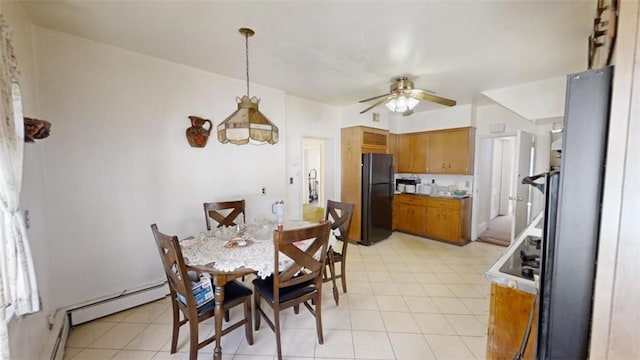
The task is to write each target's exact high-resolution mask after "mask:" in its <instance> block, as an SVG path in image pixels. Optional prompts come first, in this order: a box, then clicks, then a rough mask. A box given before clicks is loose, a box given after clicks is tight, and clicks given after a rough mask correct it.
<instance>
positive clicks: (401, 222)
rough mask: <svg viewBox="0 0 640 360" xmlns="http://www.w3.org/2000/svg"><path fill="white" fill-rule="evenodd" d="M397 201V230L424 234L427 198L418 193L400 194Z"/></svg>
mask: <svg viewBox="0 0 640 360" xmlns="http://www.w3.org/2000/svg"><path fill="white" fill-rule="evenodd" d="M396 199H397V203H398V207H397V209H398V218H397V222H398V223H397V226H398V230H400V231H403V232H407V233H410V234H414V235H420V236H424V235H425V226H426V222H425V216H426V203H427V198H426V197H423V196H418V195H407V194H400V195H397V196H396Z"/></svg>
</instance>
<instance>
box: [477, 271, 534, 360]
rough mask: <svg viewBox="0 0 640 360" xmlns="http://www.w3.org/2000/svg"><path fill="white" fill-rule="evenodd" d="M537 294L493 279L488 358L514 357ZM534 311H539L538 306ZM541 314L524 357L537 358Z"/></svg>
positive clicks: (532, 325)
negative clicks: (498, 282) (538, 325)
mask: <svg viewBox="0 0 640 360" xmlns="http://www.w3.org/2000/svg"><path fill="white" fill-rule="evenodd" d="M533 298H534V295H533V294H530V293H528V292H525V291H522V290H518V289H513V288H510V287H507V286H504V285H501V284H497V283H495V282H494V283H491V303H490V304H491V305H490V310H489V332H488V334H487V359H490V360H493V359H495V360H498V359H513V356H514V355H515V353H516V352H517V351H518V349H519V348H520V344H521V342H522V339H523V335H524V333H525V330H526V328H527V323H528V322H529V313H530V311H531V306H532V305H533ZM534 312H535V314H537V307H536V308H534ZM537 318H538V317H537V316H534V318H533V319H534V321H533V322H532V324H531V332H530V334H529V340H528V341H527V349H526V351H525V352H524V356H523V357H522V359H526V360H530V359H535V358H536V357H535V353H536V351H535V350H536V333H537V323H538V321H537Z"/></svg>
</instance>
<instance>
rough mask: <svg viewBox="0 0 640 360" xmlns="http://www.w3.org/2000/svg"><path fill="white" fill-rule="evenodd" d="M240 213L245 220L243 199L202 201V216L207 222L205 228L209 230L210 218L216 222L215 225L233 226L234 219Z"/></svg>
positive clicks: (234, 223)
mask: <svg viewBox="0 0 640 360" xmlns="http://www.w3.org/2000/svg"><path fill="white" fill-rule="evenodd" d="M225 210H228V211H225ZM240 214H242V218H243V219H244V220H245V221H246V216H245V213H244V200H235V201H220V202H207V203H204V218H205V221H206V222H207V230H211V220H214V221H215V222H217V223H218V225H217V227H221V226H235V225H236V219H237V218H238V216H240Z"/></svg>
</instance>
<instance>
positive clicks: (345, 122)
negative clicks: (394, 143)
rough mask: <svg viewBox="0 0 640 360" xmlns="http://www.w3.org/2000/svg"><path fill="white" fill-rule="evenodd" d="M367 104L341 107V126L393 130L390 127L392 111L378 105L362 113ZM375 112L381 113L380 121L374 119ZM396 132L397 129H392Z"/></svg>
mask: <svg viewBox="0 0 640 360" xmlns="http://www.w3.org/2000/svg"><path fill="white" fill-rule="evenodd" d="M367 106H368V105H367V104H359V103H355V104H353V105H349V106H343V107H341V108H340V119H341V120H340V127H341V128H343V127H350V126H359V125H361V126H369V127H373V128H377V129H384V130H391V129H390V128H389V122H390V118H391V117H392V116H393V115H391V113H390V111H389V110H388V109H387V108H386V107H384V106H378V107H376V108H373V109H371V110H369V111H367V112H366V113H364V114H360V111H362V110H364V109H366V108H367ZM373 113H378V114H380V121H377V122H376V121H373ZM391 132H392V133H395V131H393V130H392V131H391Z"/></svg>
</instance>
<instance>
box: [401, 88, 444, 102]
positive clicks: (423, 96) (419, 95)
mask: <svg viewBox="0 0 640 360" xmlns="http://www.w3.org/2000/svg"><path fill="white" fill-rule="evenodd" d="M405 93H409V94H410V95H411V96H413V97H414V98H416V99H420V100H426V101H431V102H434V103H438V104H442V105H445V106H453V105H455V104H456V101H455V100H451V99H447V98H443V97H440V96H437V95H433V94H429V93H428V92H426V91H424V90H421V89H413V90H405Z"/></svg>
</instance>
